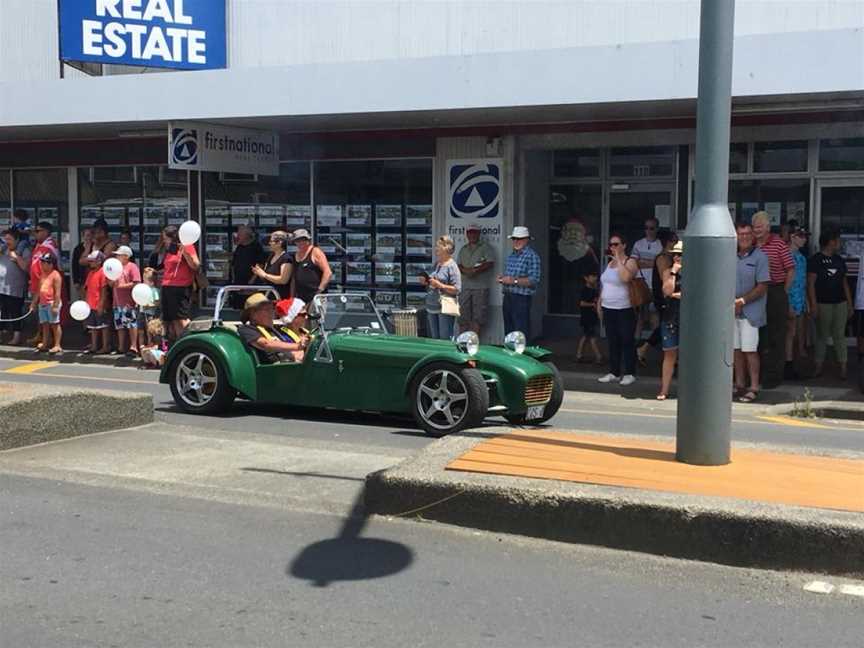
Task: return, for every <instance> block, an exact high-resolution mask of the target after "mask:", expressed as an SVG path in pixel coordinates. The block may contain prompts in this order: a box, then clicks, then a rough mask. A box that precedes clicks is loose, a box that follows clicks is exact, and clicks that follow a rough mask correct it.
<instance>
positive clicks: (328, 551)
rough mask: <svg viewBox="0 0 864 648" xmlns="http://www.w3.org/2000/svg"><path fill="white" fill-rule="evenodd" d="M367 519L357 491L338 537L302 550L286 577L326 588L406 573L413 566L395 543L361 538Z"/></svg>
mask: <svg viewBox="0 0 864 648" xmlns="http://www.w3.org/2000/svg"><path fill="white" fill-rule="evenodd" d="M368 519H369V515H368V513H366V511H365V510H364V507H363V493H362V491H361V493H360V494H359V495H358V497H357V500H356V501H355V502H354V506H353V507H352V509H351V512H350V513H349V514H348V517H347V518H346V519H345V522H344V523H343V525H342V529H341V530H340V531H339V535H338V536H337V537H335V538H331V539H329V540H321V541H320V542H315V543H313V544H311V545H309V546H308V547H305V548H304V549H303V550H302V551H300V553H299V554H297V556H296V557H295V558H294V560H293V561H292V562H291V564H290V565H289V566H288V568H287V569H286V575H289V576H293V577H295V578H300V579H302V580H307V581H309V582H310V584H311V585H313V586H315V587H327V586H328V585H330V584H331V583H334V582H337V581H360V580H370V579H373V578H385V577H387V576H392V575H393V574H397V573H399V572H400V571H403V570H405V569H407V568H408V567H409V566H410V565H411V563H413V562H414V552H413V551H411V549H410V548H408V547H407V546H405V545H404V544H401V543H399V542H392V541H390V540H382V539H380V538H363V537H361V535H360V534H361V533H362V532H363V529H364V528H365V526H366V522H367V521H368Z"/></svg>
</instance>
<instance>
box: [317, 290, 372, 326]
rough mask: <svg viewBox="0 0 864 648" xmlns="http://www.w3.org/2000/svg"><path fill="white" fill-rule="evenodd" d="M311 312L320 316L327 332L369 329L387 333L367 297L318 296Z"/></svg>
mask: <svg viewBox="0 0 864 648" xmlns="http://www.w3.org/2000/svg"><path fill="white" fill-rule="evenodd" d="M311 311H312V312H313V313H317V314H320V316H321V320H320V321H321V325H322V326H323V327H324V329H325V330H327V331H333V330H335V329H340V328H352V329H357V328H369V329H372V330H373V331H379V332H381V333H386V330H385V328H384V324H383V322H382V321H381V319H380V317H379V316H378V312H377V311H376V310H375V306H374V305H373V304H372V300H371V299H369V297H368V296H367V295H318V296H317V297H316V298H315V302H314V303H313V305H312V308H311Z"/></svg>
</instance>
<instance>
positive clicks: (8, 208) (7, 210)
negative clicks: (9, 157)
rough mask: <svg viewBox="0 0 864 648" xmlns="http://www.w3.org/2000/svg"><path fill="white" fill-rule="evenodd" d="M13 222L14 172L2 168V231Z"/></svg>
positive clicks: (0, 217)
mask: <svg viewBox="0 0 864 648" xmlns="http://www.w3.org/2000/svg"><path fill="white" fill-rule="evenodd" d="M11 224H12V172H11V171H10V170H9V169H0V231H2V230H5V229H6V228H8V227H9V226H10V225H11Z"/></svg>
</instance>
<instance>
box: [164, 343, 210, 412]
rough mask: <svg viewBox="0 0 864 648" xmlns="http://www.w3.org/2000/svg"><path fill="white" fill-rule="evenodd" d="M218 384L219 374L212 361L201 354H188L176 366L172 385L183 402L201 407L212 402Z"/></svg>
mask: <svg viewBox="0 0 864 648" xmlns="http://www.w3.org/2000/svg"><path fill="white" fill-rule="evenodd" d="M218 384H219V373H218V370H217V369H216V365H215V364H214V363H213V361H212V360H211V359H210V358H209V357H208V356H207V355H205V354H203V353H190V354H189V355H187V356H184V357H183V359H182V360H180V363H179V364H178V365H177V371H176V372H175V377H174V385H175V387H177V393H178V394H179V395H180V398H181V399H183V402H184V403H186V404H187V405H191V406H192V407H202V406H204V405H206V404H207V403H209V402H210V401H211V400H213V397H214V396H215V395H216V387H217V386H218Z"/></svg>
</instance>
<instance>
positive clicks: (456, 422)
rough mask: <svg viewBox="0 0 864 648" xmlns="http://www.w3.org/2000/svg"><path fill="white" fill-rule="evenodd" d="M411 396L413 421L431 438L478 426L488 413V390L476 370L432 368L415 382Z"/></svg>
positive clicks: (425, 368)
mask: <svg viewBox="0 0 864 648" xmlns="http://www.w3.org/2000/svg"><path fill="white" fill-rule="evenodd" d="M410 395H411V404H412V405H411V410H412V413H413V414H414V420H415V421H417V424H418V425H419V426H420V427H421V428H423V431H424V432H426V434H428V435H430V436H435V437H440V436H444V435H445V434H452V433H454V432H459V431H460V430H464V429H465V428H468V427H473V426H476V425H479V424H480V423H482V422H483V419H484V418H486V413H487V412H488V411H489V390H488V389H487V388H486V382H485V381H484V380H483V374H481V373H480V372H479V371H477V370H476V369H469V368H466V367H457V366H454V365H450V364H446V363H433V364H430V365H429V366H428V367H424V368H423V369H421V370H420V372H419V373H418V374H417V376H416V377H415V378H414V381H413V382H412V383H411V390H410Z"/></svg>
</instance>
